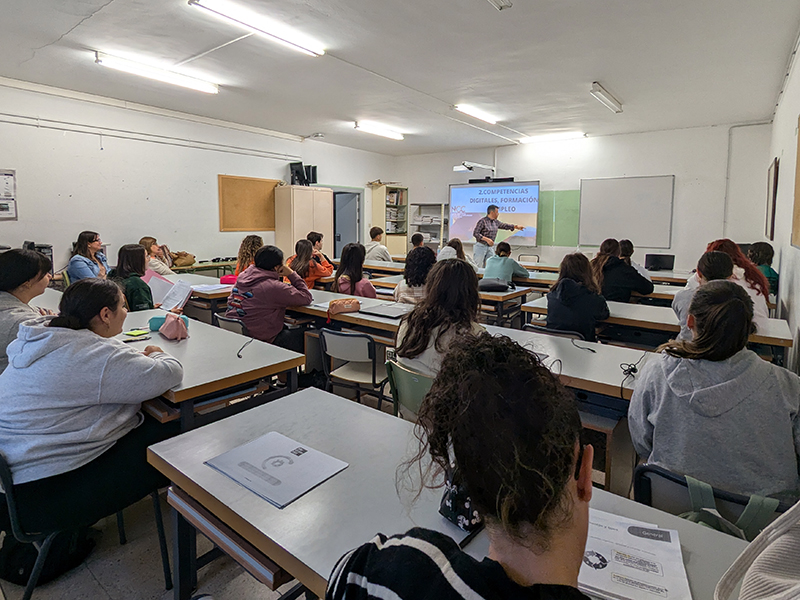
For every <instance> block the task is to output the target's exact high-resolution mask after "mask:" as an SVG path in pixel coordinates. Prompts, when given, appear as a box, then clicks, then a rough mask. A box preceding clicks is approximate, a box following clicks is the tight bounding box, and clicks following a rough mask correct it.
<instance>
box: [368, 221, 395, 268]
mask: <svg viewBox="0 0 800 600" xmlns="http://www.w3.org/2000/svg"><path fill="white" fill-rule="evenodd" d="M382 238H383V229H381V228H380V227H373V228H372V229H370V230H369V239H370V240H371V241H369V242H367V244H366V246H364V249H365V250H366V251H367V256H366V258H365V260H382V261H384V262H392V255H391V254H389V249H388V248H387V247H386V246H384V245H383V244H381V240H382Z"/></svg>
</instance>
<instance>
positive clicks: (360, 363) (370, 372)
mask: <svg viewBox="0 0 800 600" xmlns="http://www.w3.org/2000/svg"><path fill="white" fill-rule="evenodd" d="M319 347H320V352H321V354H322V370H323V372H324V373H325V379H326V385H325V389H326V390H327V391H331V390H332V389H333V384H334V380H336V381H335V383H336V385H338V386H341V387H345V388H348V389H352V390H355V392H356V399H357V400H358V401H359V402H361V393H362V392H365V393H367V394H372V395H374V396H376V397H377V398H378V410H380V409H381V405H382V402H383V400H388V398H386V396H385V395H384V388H385V387H386V383H387V382H388V381H389V378H388V377H384V378H382V379H380V380H379V379H378V374H377V371H378V360H377V349H376V343H375V340H374V339H372V336H369V335H367V334H366V333H347V332H343V331H332V330H330V329H320V330H319ZM334 360H336V361H340V362H343V363H344V364H342V365H341V366H339V367H335V368H334V367H333V361H334Z"/></svg>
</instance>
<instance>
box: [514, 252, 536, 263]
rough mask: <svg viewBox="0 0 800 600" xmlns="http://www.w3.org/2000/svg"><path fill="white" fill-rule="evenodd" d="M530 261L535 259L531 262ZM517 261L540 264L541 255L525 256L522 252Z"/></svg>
mask: <svg viewBox="0 0 800 600" xmlns="http://www.w3.org/2000/svg"><path fill="white" fill-rule="evenodd" d="M529 259H533V260H532V261H529ZM517 260H518V261H520V262H522V261H529V262H539V255H538V254H523V253H522V252H520V253H519V255H517Z"/></svg>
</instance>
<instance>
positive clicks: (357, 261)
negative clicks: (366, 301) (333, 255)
mask: <svg viewBox="0 0 800 600" xmlns="http://www.w3.org/2000/svg"><path fill="white" fill-rule="evenodd" d="M365 253H366V252H365V250H364V246H362V245H361V244H359V243H358V242H355V243H350V244H347V245H346V246H345V247H344V248H342V257H341V258H340V259H339V268H338V269H336V275H334V276H333V277H334V281H333V285H332V286H331V291H332V292H336V293H337V294H352V295H353V296H363V297H364V298H377V297H378V292H376V291H375V287H374V286H373V285H372V284H371V283H370V281H369V279H367V278H366V277H364V272H363V270H362V269H363V268H364V255H365ZM353 282H355V284H353Z"/></svg>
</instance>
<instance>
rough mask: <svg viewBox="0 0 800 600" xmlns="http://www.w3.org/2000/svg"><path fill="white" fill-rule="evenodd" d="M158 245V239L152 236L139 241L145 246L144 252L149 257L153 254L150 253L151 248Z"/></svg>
mask: <svg viewBox="0 0 800 600" xmlns="http://www.w3.org/2000/svg"><path fill="white" fill-rule="evenodd" d="M157 243H158V242H157V241H156V238H154V237H150V236H145V237H143V238H142V239H140V240H139V245H140V246H144V250H145V252H147V256H150V255H151V254H152V252H150V248H152V247H153V246H154V245H155V244H157Z"/></svg>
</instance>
